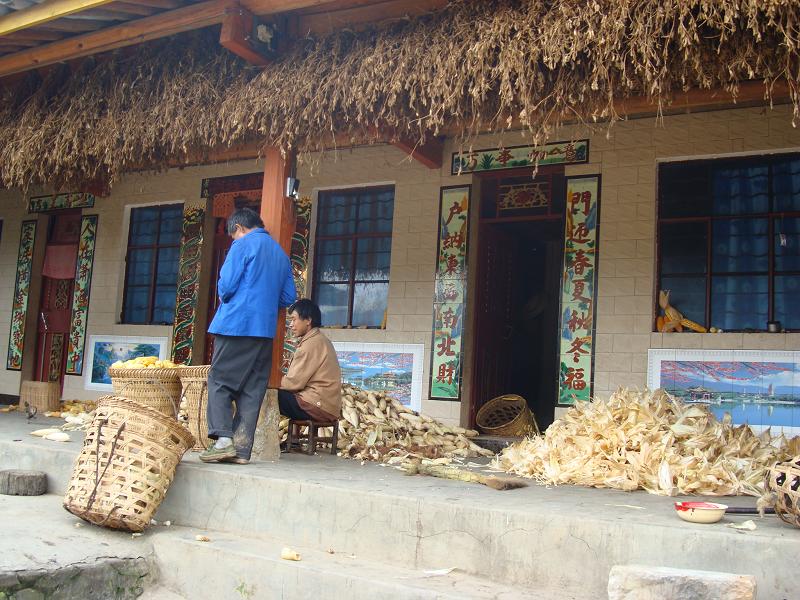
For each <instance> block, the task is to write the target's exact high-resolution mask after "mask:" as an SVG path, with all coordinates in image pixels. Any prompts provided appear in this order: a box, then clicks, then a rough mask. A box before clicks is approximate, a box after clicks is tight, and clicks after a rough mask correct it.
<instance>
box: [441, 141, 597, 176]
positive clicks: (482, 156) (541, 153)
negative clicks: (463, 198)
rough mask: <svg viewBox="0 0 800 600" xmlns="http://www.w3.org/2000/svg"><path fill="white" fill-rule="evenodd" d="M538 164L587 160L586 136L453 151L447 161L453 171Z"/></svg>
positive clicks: (486, 169)
mask: <svg viewBox="0 0 800 600" xmlns="http://www.w3.org/2000/svg"><path fill="white" fill-rule="evenodd" d="M537 159H538V164H539V165H572V164H579V163H586V162H589V140H575V141H572V142H552V143H550V144H544V145H543V146H512V147H511V148H487V149H484V150H474V151H472V152H468V153H466V154H463V153H459V152H453V158H452V162H451V164H450V173H451V174H452V175H465V174H467V173H475V172H478V171H497V170H500V169H512V168H514V167H531V166H533V165H534V164H536V162H537Z"/></svg>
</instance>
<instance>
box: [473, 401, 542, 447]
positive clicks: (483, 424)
mask: <svg viewBox="0 0 800 600" xmlns="http://www.w3.org/2000/svg"><path fill="white" fill-rule="evenodd" d="M475 424H476V425H477V426H478V429H480V430H481V431H482V432H483V433H485V434H487V435H496V436H501V437H509V436H525V435H533V434H536V435H539V434H540V432H539V424H538V423H537V422H536V417H535V416H534V414H533V413H532V412H531V409H530V408H528V403H527V401H526V400H525V398H523V397H522V396H518V395H517V394H504V395H502V396H498V397H497V398H492V399H491V400H489V402H487V403H486V404H484V405H483V406H481V408H480V410H478V414H477V415H476V416H475Z"/></svg>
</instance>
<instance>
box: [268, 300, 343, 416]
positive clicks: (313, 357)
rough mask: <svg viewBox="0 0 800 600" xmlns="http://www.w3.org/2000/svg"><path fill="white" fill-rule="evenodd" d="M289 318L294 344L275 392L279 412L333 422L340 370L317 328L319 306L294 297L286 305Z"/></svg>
mask: <svg viewBox="0 0 800 600" xmlns="http://www.w3.org/2000/svg"><path fill="white" fill-rule="evenodd" d="M289 321H290V327H291V328H292V332H293V333H294V335H295V336H296V337H297V338H298V343H297V349H296V350H295V352H294V356H293V357H292V362H291V364H290V365H289V370H288V371H287V372H286V375H284V376H283V379H282V380H281V388H280V390H279V391H278V405H279V407H280V410H281V414H282V415H283V416H284V417H289V418H290V419H298V420H313V421H336V420H338V419H339V414H340V413H341V410H342V371H341V369H340V368H339V360H338V359H337V358H336V350H334V348H333V344H331V342H330V340H329V339H328V338H326V337H325V335H324V334H323V333H322V332H321V331H320V330H319V326H320V322H321V321H322V314H321V313H320V310H319V306H317V305H316V304H314V302H312V301H311V300H309V299H307V298H303V299H301V300H298V301H297V302H295V303H294V304H292V305H291V306H290V307H289Z"/></svg>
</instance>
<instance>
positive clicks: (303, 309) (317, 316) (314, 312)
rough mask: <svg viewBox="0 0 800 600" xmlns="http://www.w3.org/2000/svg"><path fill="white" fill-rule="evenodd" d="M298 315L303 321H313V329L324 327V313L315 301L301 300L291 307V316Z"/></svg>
mask: <svg viewBox="0 0 800 600" xmlns="http://www.w3.org/2000/svg"><path fill="white" fill-rule="evenodd" d="M293 312H296V313H297V316H298V317H300V318H301V319H303V320H305V319H311V327H319V326H320V325H322V312H321V311H320V310H319V306H317V303H316V302H314V301H313V300H309V299H308V298H300V300H298V301H297V302H295V303H294V304H292V305H291V306H290V307H289V314H292V313H293Z"/></svg>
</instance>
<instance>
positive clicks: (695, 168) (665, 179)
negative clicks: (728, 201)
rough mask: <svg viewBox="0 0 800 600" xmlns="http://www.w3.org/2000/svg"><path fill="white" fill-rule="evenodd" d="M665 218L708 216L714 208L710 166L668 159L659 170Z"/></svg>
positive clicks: (662, 212)
mask: <svg viewBox="0 0 800 600" xmlns="http://www.w3.org/2000/svg"><path fill="white" fill-rule="evenodd" d="M658 178H659V187H660V189H661V198H660V201H659V214H660V216H661V218H672V217H704V216H707V215H708V214H709V212H710V207H709V205H710V195H709V184H708V166H707V165H704V164H702V163H701V164H697V163H694V164H685V163H666V164H663V165H661V166H660V168H659V170H658Z"/></svg>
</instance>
